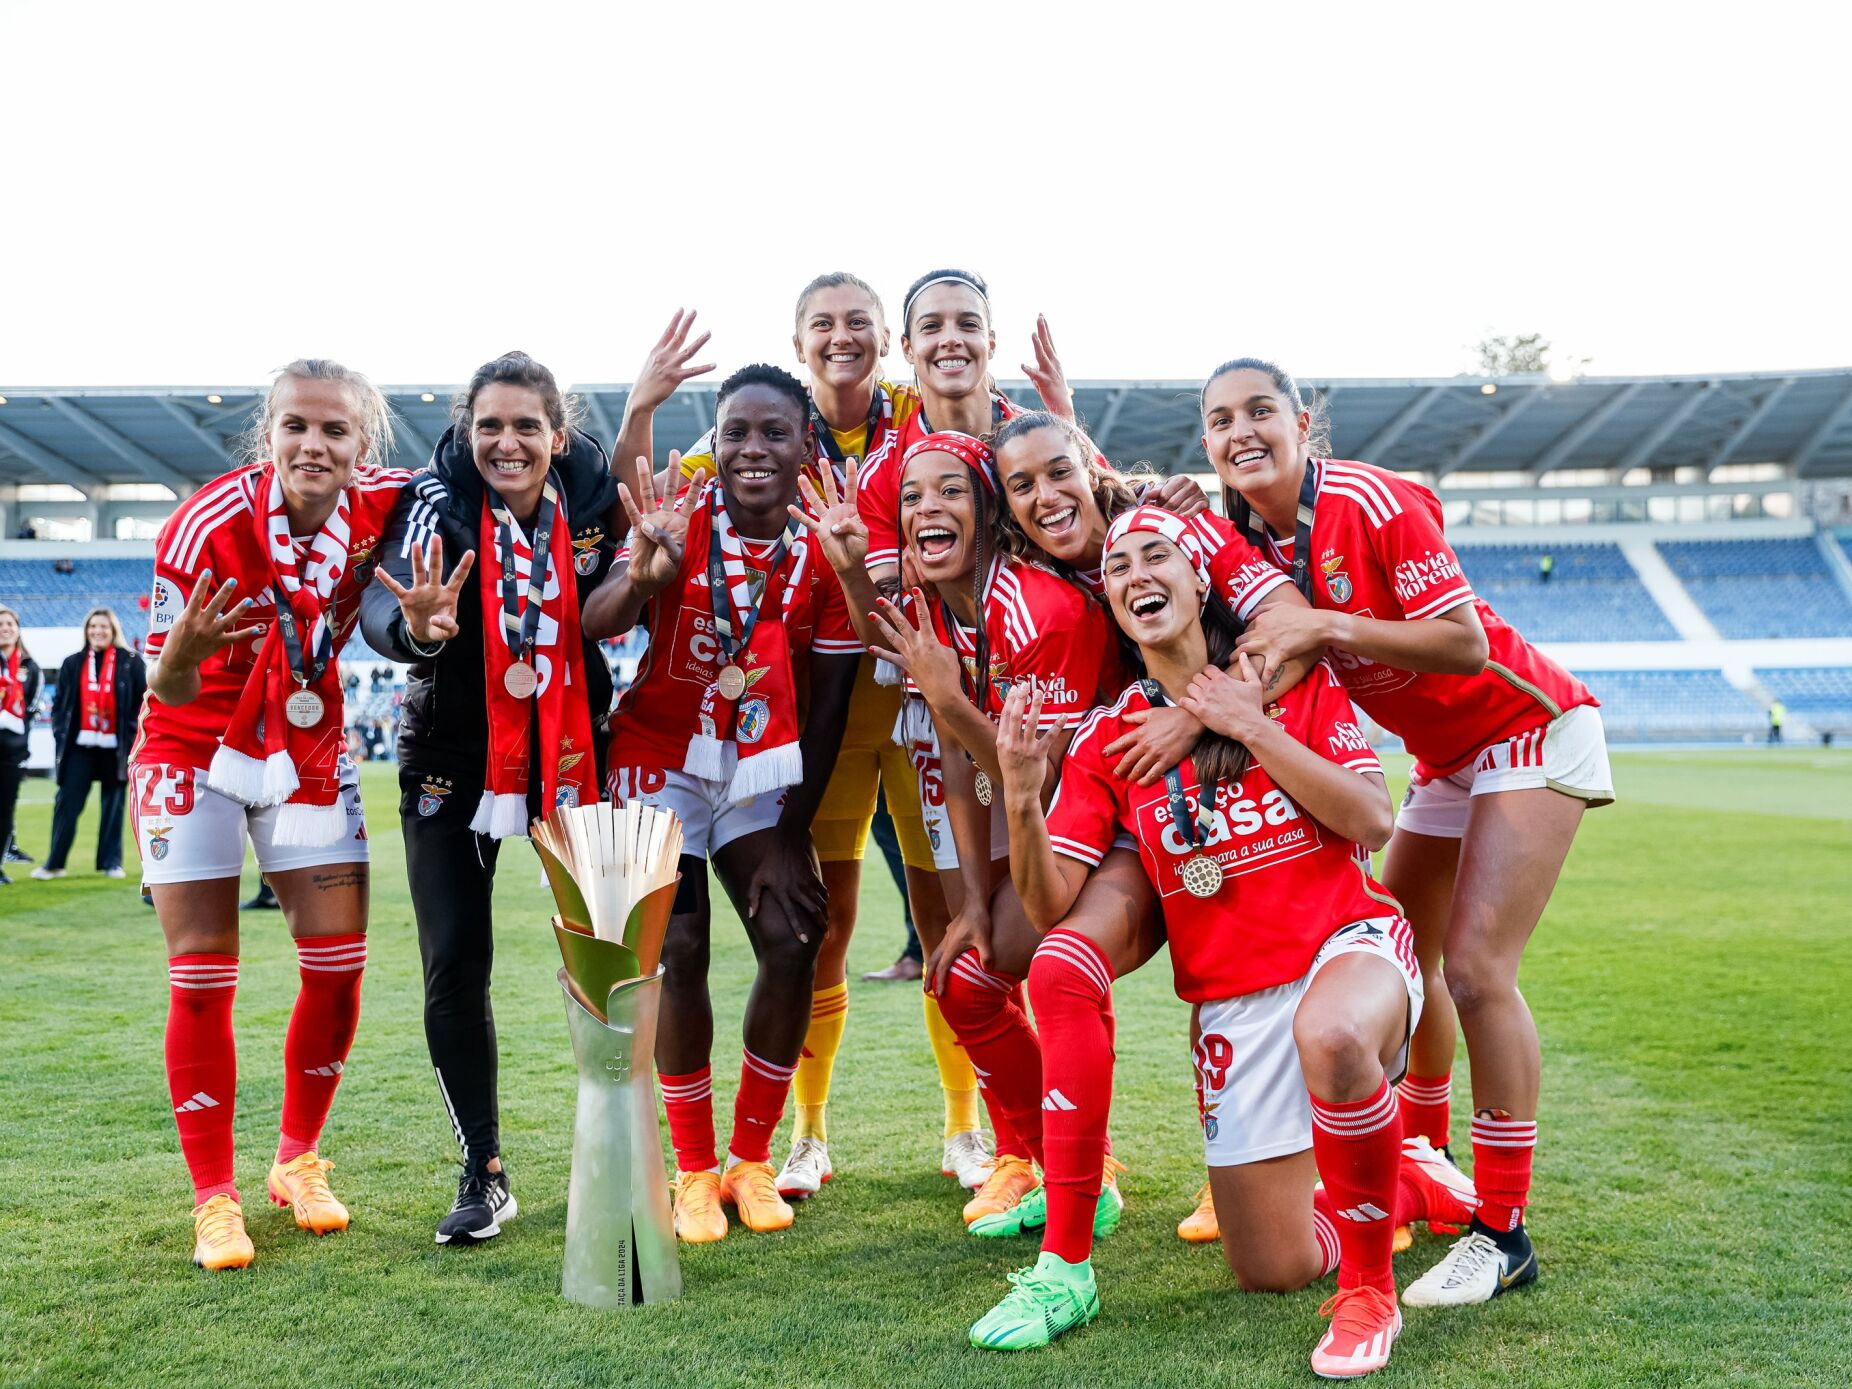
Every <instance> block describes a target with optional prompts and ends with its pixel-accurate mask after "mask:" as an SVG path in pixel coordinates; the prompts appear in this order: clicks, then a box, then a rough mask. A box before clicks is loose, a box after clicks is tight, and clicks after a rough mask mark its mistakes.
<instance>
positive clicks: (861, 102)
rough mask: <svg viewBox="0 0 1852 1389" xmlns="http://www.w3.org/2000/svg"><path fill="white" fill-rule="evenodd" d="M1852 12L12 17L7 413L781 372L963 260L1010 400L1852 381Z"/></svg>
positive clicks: (736, 9) (1166, 7) (1089, 10)
mask: <svg viewBox="0 0 1852 1389" xmlns="http://www.w3.org/2000/svg"><path fill="white" fill-rule="evenodd" d="M670 10H673V11H674V17H672V18H669V17H663V15H661V14H658V13H655V12H656V11H664V12H666V11H670ZM1849 10H1852V7H1848V6H1845V5H1842V4H1825V3H1820V4H1814V5H1805V6H1802V5H1786V4H1777V3H1763V4H1759V5H1756V6H1752V7H1744V6H1741V5H1736V6H1730V7H1721V6H1702V5H1686V6H1671V5H1656V4H1655V5H1644V4H1639V5H1630V4H1626V3H1623V2H1621V0H1609V2H1608V3H1605V4H1600V5H1590V6H1580V5H1543V4H1529V5H1511V6H1506V5H1497V4H1484V3H1481V4H1475V5H1463V6H1444V7H1443V6H1424V5H1421V4H1399V5H1371V6H1359V7H1354V8H1353V7H1341V6H1320V7H1312V6H1307V5H1303V4H1296V3H1289V0H1273V3H1268V4H1258V5H1256V4H1241V3H1236V0H1220V3H1210V4H1206V5H1200V6H1198V5H1172V4H1167V3H1163V2H1162V0H1122V3H1120V4H1116V5H1112V6H1106V7H1095V6H1091V5H1084V4H1083V5H1075V6H1055V5H1050V4H1047V3H1042V4H1036V5H1033V6H1030V5H1016V4H1012V3H1010V2H1009V0H988V3H984V4H979V5H967V4H963V3H949V2H948V3H931V4H924V5H922V4H906V5H876V4H866V3H863V4H835V3H830V4H810V5H803V6H793V7H788V8H787V7H784V6H779V5H774V4H768V3H760V4H746V5H734V4H730V3H726V4H723V3H713V4H706V5H701V4H680V5H676V4H672V3H666V4H658V5H652V6H647V7H646V6H613V5H600V6H597V7H595V8H594V7H590V6H585V7H581V6H567V5H556V4H552V3H545V0H520V2H519V3H512V4H503V5H500V6H493V5H463V4H445V5H440V4H435V3H432V4H393V3H389V0H376V3H374V4H371V5H358V6H350V5H347V4H332V3H298V4H292V5H279V4H274V3H270V4H265V3H261V0H244V3H239V4H203V3H185V2H184V0H179V2H177V3H166V4H149V3H146V2H145V0H141V2H140V3H134V4H84V3H76V0H43V2H41V0H0V275H3V276H4V279H3V280H0V387H5V386H12V387H20V386H27V385H52V384H62V385H93V386H100V385H122V384H144V385H145V384H176V385H196V386H215V385H216V386H225V385H242V384H251V383H256V382H259V381H261V380H263V379H265V376H266V373H267V372H268V371H269V370H270V369H271V368H273V367H275V366H277V365H279V364H280V363H282V362H284V361H286V360H288V359H290V358H292V357H295V356H299V355H328V356H335V357H339V358H340V359H342V360H343V361H346V362H347V363H349V364H350V365H352V366H355V367H358V368H360V369H361V370H363V371H366V372H368V373H369V374H370V375H372V376H373V378H374V379H375V380H376V381H379V382H381V383H387V384H399V385H412V384H420V383H429V384H437V383H453V382H456V381H458V380H460V379H462V378H463V377H465V376H466V375H467V374H468V373H469V371H470V370H471V369H472V368H474V367H475V366H476V364H477V363H478V362H480V361H482V360H485V359H486V358H488V357H491V356H493V355H495V354H497V353H499V352H501V351H503V350H506V349H509V348H514V347H519V348H522V349H525V350H527V351H529V352H532V353H533V354H534V355H536V356H538V357H540V358H541V359H542V360H543V361H546V362H548V363H549V364H550V365H551V366H553V367H554V369H555V370H556V372H558V374H559V375H560V377H561V378H562V379H563V380H567V381H575V382H580V383H591V382H613V381H627V380H630V379H631V378H632V377H633V375H634V374H635V371H636V368H637V365H638V364H639V362H640V361H641V359H642V356H643V353H644V352H645V351H646V350H647V348H648V346H649V344H650V343H651V342H652V341H653V340H654V338H655V335H656V333H657V331H658V330H659V328H660V326H661V324H662V323H663V322H664V321H665V320H666V319H667V317H668V315H669V313H670V312H671V311H672V310H673V309H674V308H675V307H676V306H677V305H679V304H688V305H692V306H695V307H697V308H699V309H700V310H701V312H702V318H703V322H704V324H705V325H706V326H709V327H711V328H712V329H713V330H714V333H715V340H714V343H713V344H712V347H711V352H712V355H713V357H714V358H715V359H716V360H718V361H719V363H720V364H721V366H722V368H723V369H725V368H727V367H731V366H734V365H738V364H739V363H741V362H745V361H752V360H761V359H769V360H774V361H780V362H788V361H789V357H790V348H789V343H788V339H789V334H790V326H791V313H792V306H793V301H794V298H795V295H796V292H797V290H798V289H799V288H800V287H801V286H802V284H803V283H804V282H805V281H806V280H808V279H809V278H810V277H811V276H812V275H813V274H815V273H817V272H818V271H821V270H825V269H836V268H843V269H850V270H854V271H856V272H857V273H859V274H861V275H863V276H864V277H865V278H867V279H869V280H871V281H873V282H874V284H875V285H876V286H877V288H879V289H880V290H881V291H882V293H883V294H884V296H886V297H887V299H888V303H889V306H890V310H891V311H892V312H894V313H896V314H897V313H898V301H899V298H900V295H901V292H902V290H903V289H904V287H905V285H906V283H907V282H908V281H909V280H910V279H912V278H913V277H914V276H915V275H917V274H919V273H920V272H922V271H924V270H927V269H930V268H933V267H936V266H939V265H961V266H966V267H969V268H971V269H974V270H977V271H979V272H981V273H982V274H984V275H985V276H987V277H988V278H989V280H990V282H991V285H992V289H993V300H994V305H995V310H996V315H997V323H998V332H999V339H1000V341H999V351H998V362H997V373H998V375H1000V376H1015V375H1017V374H1018V372H1017V369H1016V364H1017V363H1018V362H1020V361H1022V360H1023V355H1024V352H1025V351H1026V338H1027V333H1028V330H1029V328H1030V326H1031V324H1032V322H1033V317H1034V315H1035V313H1036V312H1038V311H1041V312H1045V313H1046V314H1047V315H1048V316H1049V319H1050V320H1051V322H1052V324H1053V326H1054V329H1055V333H1056V338H1057V341H1058V342H1059V344H1060V347H1061V350H1062V355H1063V357H1064V359H1065V362H1066V365H1067V369H1068V372H1069V374H1070V375H1071V376H1073V377H1075V378H1108V377H1175V378H1185V379H1188V378H1196V377H1200V376H1201V375H1203V373H1204V372H1205V371H1206V370H1207V369H1208V368H1209V367H1211V366H1213V365H1214V364H1215V363H1216V362H1218V361H1220V360H1222V359H1224V358H1226V357H1229V356H1234V355H1238V354H1246V353H1257V354H1261V355H1268V356H1272V357H1275V358H1277V359H1278V360H1280V361H1281V362H1282V363H1283V364H1285V365H1286V366H1288V367H1289V368H1290V369H1292V370H1294V371H1296V372H1298V373H1299V374H1301V375H1304V376H1307V377H1318V376H1405V375H1406V376H1424V375H1449V374H1452V373H1454V372H1457V371H1461V370H1464V369H1466V368H1467V367H1468V366H1469V365H1470V363H1471V360H1472V352H1471V345H1472V344H1473V343H1474V342H1475V341H1477V340H1478V339H1479V338H1480V337H1481V336H1482V335H1484V334H1485V333H1487V332H1523V331H1529V330H1535V331H1540V332H1542V333H1543V334H1545V335H1546V336H1547V337H1548V338H1550V339H1551V340H1552V341H1553V342H1554V343H1555V344H1556V346H1557V350H1558V353H1559V355H1564V354H1567V355H1574V356H1584V357H1588V358H1591V359H1592V364H1591V366H1590V368H1589V369H1590V370H1591V371H1592V372H1594V373H1597V374H1623V373H1633V372H1642V373H1646V372H1655V373H1656V372H1697V371H1706V370H1718V371H1739V370H1773V369H1778V368H1801V367H1826V366H1846V365H1849V364H1852V346H1849V345H1848V341H1847V337H1848V331H1849V329H1852V273H1849V272H1848V269H1847V263H1846V245H1847V238H1846V226H1847V222H1846V217H1845V211H1846V207H1845V197H1846V194H1845V184H1846V181H1847V173H1846V170H1847V153H1848V151H1847V135H1848V130H1849V129H1852V121H1849V120H1848V110H1849V108H1848V101H1847V98H1846V95H1845V93H1846V91H1847V88H1848V73H1847V71H1846V69H1845V67H1844V62H1845V55H1846V54H1847V53H1848V52H1849V51H1852V43H1849V42H1848V40H1849V39H1852V20H1848V18H1847V17H1846V16H1847V14H1848V11H1849ZM891 371H892V373H893V374H895V375H904V374H905V371H906V368H905V365H904V363H902V362H900V361H899V344H898V334H896V343H895V350H894V360H893V363H892V365H891Z"/></svg>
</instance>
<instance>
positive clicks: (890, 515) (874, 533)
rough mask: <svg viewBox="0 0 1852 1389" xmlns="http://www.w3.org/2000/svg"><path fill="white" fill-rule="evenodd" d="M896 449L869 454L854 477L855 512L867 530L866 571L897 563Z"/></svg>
mask: <svg viewBox="0 0 1852 1389" xmlns="http://www.w3.org/2000/svg"><path fill="white" fill-rule="evenodd" d="M898 455H899V451H898V450H897V449H893V448H890V449H886V450H884V451H883V452H881V453H878V454H872V455H870V457H869V458H868V459H867V461H866V462H864V463H863V464H862V470H861V472H859V473H858V474H856V478H855V509H856V510H857V511H859V512H861V514H862V524H863V525H865V526H867V527H868V558H867V559H866V560H865V561H864V563H865V564H866V565H867V567H868V568H869V569H880V568H883V567H885V566H887V565H890V564H899V563H900V461H899V456H898Z"/></svg>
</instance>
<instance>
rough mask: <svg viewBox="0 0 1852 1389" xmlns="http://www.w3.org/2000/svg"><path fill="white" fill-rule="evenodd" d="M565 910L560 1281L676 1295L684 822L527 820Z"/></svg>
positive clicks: (637, 815)
mask: <svg viewBox="0 0 1852 1389" xmlns="http://www.w3.org/2000/svg"><path fill="white" fill-rule="evenodd" d="M530 837H531V840H532V843H533V845H534V848H535V851H536V852H537V853H538V854H539V855H540V862H541V866H542V867H543V868H544V869H545V871H546V875H547V882H548V884H549V885H550V886H551V887H552V889H553V899H554V901H555V903H556V904H557V905H558V907H559V915H558V916H555V917H554V918H553V935H554V939H555V940H557V941H558V942H559V949H560V959H561V961H562V962H563V967H562V968H561V969H560V971H559V976H558V978H559V985H560V990H561V992H562V993H563V994H564V995H565V1003H566V1022H567V1027H568V1030H569V1031H570V1033H571V1035H572V1051H573V1058H574V1060H575V1061H576V1062H577V1064H578V1072H579V1085H578V1104H577V1107H576V1110H575V1113H574V1118H573V1129H572V1181H571V1187H570V1190H569V1192H568V1195H567V1199H566V1256H565V1269H564V1274H563V1276H562V1279H561V1290H562V1291H563V1292H564V1294H565V1296H566V1298H567V1300H568V1301H572V1302H577V1303H581V1304H583V1305H585V1306H589V1307H601V1308H613V1309H616V1308H625V1307H634V1306H636V1305H637V1304H638V1303H651V1302H666V1301H669V1300H670V1299H672V1298H676V1297H680V1296H681V1292H682V1275H681V1265H680V1261H679V1259H678V1258H677V1254H676V1247H675V1229H674V1224H673V1220H672V1216H671V1213H670V1209H669V1184H668V1179H667V1175H666V1174H665V1172H664V1170H663V1163H662V1137H661V1131H660V1129H659V1128H658V1125H657V1116H656V1086H655V1076H654V1066H653V1064H652V1060H653V1058H654V1056H655V1050H656V1016H657V1010H658V1008H659V1007H660V1005H661V1000H662V966H661V959H662V938H663V935H664V933H665V932H666V931H667V930H668V925H669V917H670V915H671V913H672V912H673V910H674V904H675V890H676V884H677V882H678V881H679V875H678V871H677V870H678V865H679V863H680V860H681V852H682V826H681V821H680V820H679V819H678V818H677V817H676V816H675V814H674V813H673V812H672V811H666V810H658V809H656V808H655V807H653V806H644V805H635V804H633V805H624V806H614V805H611V804H609V803H608V802H599V803H596V804H593V805H585V806H561V807H559V808H557V809H555V810H554V811H553V813H552V814H550V815H548V816H547V817H546V818H545V819H544V820H536V821H535V822H534V823H533V825H532V827H531V836H530Z"/></svg>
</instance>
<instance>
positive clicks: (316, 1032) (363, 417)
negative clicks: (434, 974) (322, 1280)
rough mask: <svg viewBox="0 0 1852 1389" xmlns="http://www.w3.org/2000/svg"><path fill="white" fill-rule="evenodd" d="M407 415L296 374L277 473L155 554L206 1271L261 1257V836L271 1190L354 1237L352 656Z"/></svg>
mask: <svg viewBox="0 0 1852 1389" xmlns="http://www.w3.org/2000/svg"><path fill="white" fill-rule="evenodd" d="M390 438H391V433H390V425H389V423H388V416H387V408H386V402H385V400H384V398H383V397H381V395H380V394H379V392H378V391H377V390H375V389H374V388H373V387H372V385H371V384H369V383H368V382H367V380H366V378H365V377H363V376H361V375H360V374H359V373H357V372H353V371H349V370H348V369H347V368H346V367H343V366H341V365H339V364H338V363H336V362H330V361H327V360H323V359H305V360H302V361H297V362H292V363H291V364H290V365H289V366H287V367H285V368H283V370H282V372H281V373H279V374H278V376H277V379H276V382H275V384H274V385H272V386H271V388H270V393H269V395H268V396H267V397H266V399H265V401H264V405H263V409H262V412H261V414H260V416H259V418H258V421H257V423H256V427H255V430H254V443H253V448H252V452H253V454H254V455H255V456H257V457H260V458H262V459H263V461H262V462H259V463H255V464H252V465H251V466H249V467H244V468H239V469H236V470H234V471H233V472H230V473H227V474H226V475H225V476H224V477H221V478H219V479H217V480H216V481H214V482H210V483H208V484H206V486H204V487H202V488H200V490H199V491H197V492H195V493H194V494H193V495H192V496H190V497H188V498H187V499H186V500H185V501H184V502H182V503H181V504H180V506H179V508H178V509H177V510H176V511H175V512H174V514H173V516H172V517H171V518H169V520H168V522H167V524H166V525H165V526H163V527H162V528H161V534H160V537H159V538H158V539H157V540H156V542H155V566H154V594H153V599H152V601H151V604H150V609H149V613H150V617H149V621H150V627H151V630H150V633H149V637H148V653H149V656H150V658H151V659H152V660H153V662H154V668H153V671H152V674H151V675H150V677H149V680H148V700H147V707H146V710H145V711H144V713H143V716H142V721H141V734H140V738H139V741H138V742H137V744H136V747H135V751H134V755H133V759H132V762H131V766H130V775H131V780H132V783H133V787H132V790H133V795H134V813H135V839H136V844H137V846H138V847H139V849H140V851H141V856H142V878H143V881H144V882H145V883H147V884H148V886H149V889H150V891H151V893H152V895H153V900H154V908H155V912H156V914H157V915H158V916H159V918H160V922H161V932H162V934H163V936H164V937H165V938H166V942H167V954H168V961H167V969H168V982H169V1002H168V1014H167V1041H166V1055H167V1082H168V1089H169V1092H170V1094H171V1095H172V1097H173V1104H174V1120H175V1123H176V1124H177V1125H178V1126H179V1129H180V1148H181V1152H182V1153H183V1154H185V1157H186V1163H187V1169H188V1171H189V1172H190V1174H191V1176H192V1180H193V1196H194V1201H195V1204H196V1209H195V1210H194V1213H193V1221H194V1230H195V1248H194V1253H193V1260H194V1262H195V1263H197V1264H199V1265H200V1266H201V1267H204V1268H208V1269H225V1268H242V1267H244V1266H245V1265H246V1264H249V1263H250V1262H251V1259H252V1253H253V1251H252V1247H251V1241H250V1238H249V1236H248V1235H247V1234H246V1232H245V1226H244V1215H243V1210H242V1208H241V1207H240V1205H239V1203H238V1188H237V1184H236V1181H235V1179H234V1175H233V1150H232V1113H233V1108H234V1101H235V1099H236V1091H237V1053H236V1050H235V1046H234V1042H233V1037H232V999H233V996H234V994H235V993H236V991H237V987H238V949H239V935H238V879H239V873H240V871H241V870H242V868H243V866H244V855H245V846H246V843H247V841H248V842H249V843H250V845H251V846H252V847H253V848H254V849H255V850H256V853H257V866H258V870H259V871H260V872H261V873H263V874H264V876H265V877H266V878H267V879H268V880H269V882H270V883H271V885H272V886H273V887H274V888H275V890H276V895H277V900H278V902H279V903H280V904H281V906H282V909H283V917H284V920H285V922H286V923H287V924H288V926H289V932H290V935H291V936H292V937H294V938H295V941H296V953H297V961H298V965H299V969H300V974H301V987H300V990H299V992H298V993H297V995H296V1005H295V1008H294V1010H293V1011H292V1012H291V1014H290V1020H289V1033H288V1036H287V1037H286V1039H285V1041H284V1044H283V1072H284V1075H283V1114H282V1121H281V1124H280V1134H279V1137H278V1141H277V1152H276V1162H275V1165H274V1166H272V1167H271V1169H270V1175H269V1179H268V1180H267V1181H266V1183H265V1186H266V1189H267V1190H268V1192H269V1195H270V1198H271V1200H273V1201H275V1202H276V1203H277V1204H278V1205H283V1206H289V1207H290V1208H291V1209H292V1210H293V1212H294V1214H295V1219H296V1224H297V1225H298V1226H300V1227H301V1228H303V1229H305V1230H308V1231H310V1232H311V1233H313V1234H317V1235H322V1234H327V1233H329V1232H331V1231H335V1230H344V1229H346V1228H347V1224H348V1213H347V1209H346V1208H345V1207H344V1206H343V1205H342V1204H341V1203H340V1202H339V1201H338V1200H336V1199H335V1197H334V1195H333V1193H332V1192H331V1191H330V1190H329V1187H328V1179H327V1173H328V1171H329V1169H330V1168H331V1167H332V1166H333V1164H332V1163H329V1162H327V1161H325V1160H323V1159H322V1158H321V1157H320V1156H319V1153H318V1147H319V1144H320V1141H321V1133H322V1126H323V1124H324V1123H325V1122H326V1121H327V1118H328V1111H329V1109H330V1107H331V1106H332V1104H333V1102H334V1093H335V1087H336V1086H337V1085H339V1083H340V1079H341V1073H342V1070H343V1068H344V1067H345V1065H346V1062H347V1053H348V1049H349V1047H351V1046H352V1044H353V1040H354V1031H355V1028H356V1027H357V1025H358V1023H359V1019H360V976H361V972H362V970H363V969H364V967H365V965H366V958H367V946H366V929H367V840H366V825H365V822H364V820H363V819H362V816H361V807H360V784H359V776H358V773H357V772H356V771H355V769H354V766H353V763H352V762H351V761H349V760H348V758H347V756H346V754H345V741H344V739H343V736H342V731H341V727H342V717H341V713H342V709H341V684H340V665H339V656H340V652H341V647H342V646H343V645H344V644H345V642H346V639H347V637H348V635H349V634H350V633H351V632H352V631H353V628H354V622H355V618H356V616H357V614H358V611H359V596H360V593H361V591H362V590H363V589H364V588H365V587H366V585H367V581H368V580H369V579H370V578H371V577H372V573H373V562H374V552H375V549H376V547H377V545H378V543H379V536H380V534H381V532H382V531H383V530H384V529H385V524H386V518H387V516H388V515H389V514H390V513H391V511H392V507H393V504H394V502H395V501H396V499H397V497H398V494H399V492H400V489H401V488H403V487H404V485H405V483H406V480H407V478H408V477H409V474H406V473H403V472H392V471H388V470H386V469H382V468H379V467H376V466H375V465H374V460H375V459H377V458H379V457H381V456H383V455H384V453H385V451H386V448H387V446H388V444H389V442H390Z"/></svg>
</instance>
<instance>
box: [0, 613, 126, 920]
mask: <svg viewBox="0 0 1852 1389" xmlns="http://www.w3.org/2000/svg"><path fill="white" fill-rule="evenodd" d="M44 678H45V677H44V675H43V674H42V673H41V672H40V670H39V663H38V662H37V661H35V660H33V659H32V654H31V653H30V652H29V651H27V650H26V643H25V642H24V640H22V639H21V636H20V631H19V614H18V613H16V612H14V611H13V610H12V609H11V608H8V607H3V606H0V852H3V851H4V849H5V846H6V845H8V844H11V843H12V842H13V812H14V808H15V807H16V806H17V805H18V803H19V779H20V778H21V777H22V776H24V775H25V770H26V754H27V734H28V733H29V732H30V731H31V729H32V711H33V709H34V708H35V707H36V706H37V704H38V702H39V689H40V686H41V685H42V684H43V683H44ZM117 838H118V839H120V838H121V835H120V833H118V835H117ZM12 881H13V880H12V879H11V878H9V877H7V875H6V867H5V865H4V864H0V887H5V886H7V885H8V884H10V883H11V882H12Z"/></svg>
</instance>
